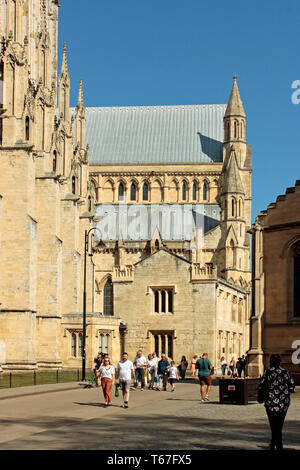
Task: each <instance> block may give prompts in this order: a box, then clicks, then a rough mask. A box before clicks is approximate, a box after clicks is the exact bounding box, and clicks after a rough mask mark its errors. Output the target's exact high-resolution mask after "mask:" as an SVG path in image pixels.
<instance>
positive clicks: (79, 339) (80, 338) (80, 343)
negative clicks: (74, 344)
mask: <svg viewBox="0 0 300 470" xmlns="http://www.w3.org/2000/svg"><path fill="white" fill-rule="evenodd" d="M82 352H83V351H82V333H79V335H78V356H82Z"/></svg>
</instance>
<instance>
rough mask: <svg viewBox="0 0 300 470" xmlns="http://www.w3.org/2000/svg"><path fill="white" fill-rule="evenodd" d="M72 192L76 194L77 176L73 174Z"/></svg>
mask: <svg viewBox="0 0 300 470" xmlns="http://www.w3.org/2000/svg"><path fill="white" fill-rule="evenodd" d="M72 194H76V178H75V176H72Z"/></svg>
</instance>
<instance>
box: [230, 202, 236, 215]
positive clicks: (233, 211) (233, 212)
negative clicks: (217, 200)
mask: <svg viewBox="0 0 300 470" xmlns="http://www.w3.org/2000/svg"><path fill="white" fill-rule="evenodd" d="M234 215H235V200H234V199H232V200H231V216H232V217H234Z"/></svg>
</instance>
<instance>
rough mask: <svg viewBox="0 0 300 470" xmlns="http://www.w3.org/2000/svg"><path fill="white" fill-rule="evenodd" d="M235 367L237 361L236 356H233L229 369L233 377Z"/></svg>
mask: <svg viewBox="0 0 300 470" xmlns="http://www.w3.org/2000/svg"><path fill="white" fill-rule="evenodd" d="M234 367H235V362H234V357H232V358H231V361H230V362H229V371H228V372H230V376H231V377H233V374H234ZM228 375H229V374H228Z"/></svg>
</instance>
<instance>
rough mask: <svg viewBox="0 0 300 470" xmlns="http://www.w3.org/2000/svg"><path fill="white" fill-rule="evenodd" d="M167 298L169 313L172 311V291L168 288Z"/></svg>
mask: <svg viewBox="0 0 300 470" xmlns="http://www.w3.org/2000/svg"><path fill="white" fill-rule="evenodd" d="M168 300H169V313H173V291H171V290H169V292H168Z"/></svg>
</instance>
